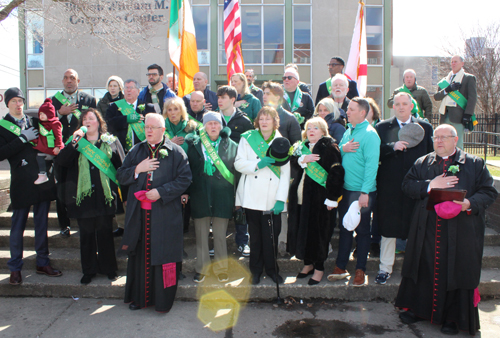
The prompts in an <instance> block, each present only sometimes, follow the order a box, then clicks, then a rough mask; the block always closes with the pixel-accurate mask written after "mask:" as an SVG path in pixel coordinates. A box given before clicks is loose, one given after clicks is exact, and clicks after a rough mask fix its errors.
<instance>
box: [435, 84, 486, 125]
mask: <svg viewBox="0 0 500 338" xmlns="http://www.w3.org/2000/svg"><path fill="white" fill-rule="evenodd" d="M449 85H450V83H449V82H448V81H446V79H442V80H441V81H439V83H438V86H439V89H441V90H443V89H445V88H446V87H448V86H449ZM448 96H449V97H451V99H452V100H453V101H455V102H456V103H457V104H458V105H459V106H460V108H462V109H463V110H465V108H466V107H467V99H466V98H465V96H463V95H462V93H460V92H459V91H458V90H454V91H452V92H451V93H448ZM478 123H479V122H477V120H476V114H472V116H471V121H470V123H469V125H468V126H467V129H469V130H470V131H473V130H474V127H475V126H476V125H477V124H478Z"/></svg>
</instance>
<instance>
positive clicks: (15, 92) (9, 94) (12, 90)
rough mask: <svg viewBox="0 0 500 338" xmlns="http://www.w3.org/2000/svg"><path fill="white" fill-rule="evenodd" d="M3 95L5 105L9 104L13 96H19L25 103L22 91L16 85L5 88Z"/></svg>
mask: <svg viewBox="0 0 500 338" xmlns="http://www.w3.org/2000/svg"><path fill="white" fill-rule="evenodd" d="M3 96H4V97H5V105H6V106H7V107H8V106H9V101H10V100H11V99H13V98H15V97H20V98H21V99H23V101H24V103H26V98H25V97H24V93H23V91H22V90H21V89H19V88H17V87H12V88H9V89H7V90H6V91H5V93H4V94H3Z"/></svg>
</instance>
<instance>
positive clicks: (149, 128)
mask: <svg viewBox="0 0 500 338" xmlns="http://www.w3.org/2000/svg"><path fill="white" fill-rule="evenodd" d="M161 128H163V127H150V126H144V129H146V130H151V131H153V130H156V129H161Z"/></svg>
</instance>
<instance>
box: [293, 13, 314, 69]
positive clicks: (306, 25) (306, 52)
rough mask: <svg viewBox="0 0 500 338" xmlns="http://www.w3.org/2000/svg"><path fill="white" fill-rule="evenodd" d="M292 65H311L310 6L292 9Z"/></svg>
mask: <svg viewBox="0 0 500 338" xmlns="http://www.w3.org/2000/svg"><path fill="white" fill-rule="evenodd" d="M293 63H307V64H310V63H311V6H294V7H293Z"/></svg>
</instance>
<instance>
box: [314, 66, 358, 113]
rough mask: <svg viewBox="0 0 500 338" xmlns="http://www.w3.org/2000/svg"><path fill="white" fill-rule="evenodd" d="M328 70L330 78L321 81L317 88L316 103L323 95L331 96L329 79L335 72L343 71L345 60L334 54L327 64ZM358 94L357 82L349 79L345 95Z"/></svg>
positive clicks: (341, 72)
mask: <svg viewBox="0 0 500 338" xmlns="http://www.w3.org/2000/svg"><path fill="white" fill-rule="evenodd" d="M327 66H328V71H329V72H330V78H329V79H328V80H326V81H325V82H323V83H321V84H320V85H319V88H318V93H317V94H316V104H315V105H318V103H319V101H321V100H323V99H324V98H325V97H331V98H333V95H332V91H331V86H330V84H331V81H332V78H333V77H334V76H335V75H337V74H343V73H344V66H345V62H344V59H342V58H341V57H340V56H334V57H332V58H331V59H330V62H329V63H328V64H327ZM356 96H359V93H358V89H357V83H356V81H353V80H349V91H348V92H347V97H348V98H349V99H352V98H353V97H356Z"/></svg>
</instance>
